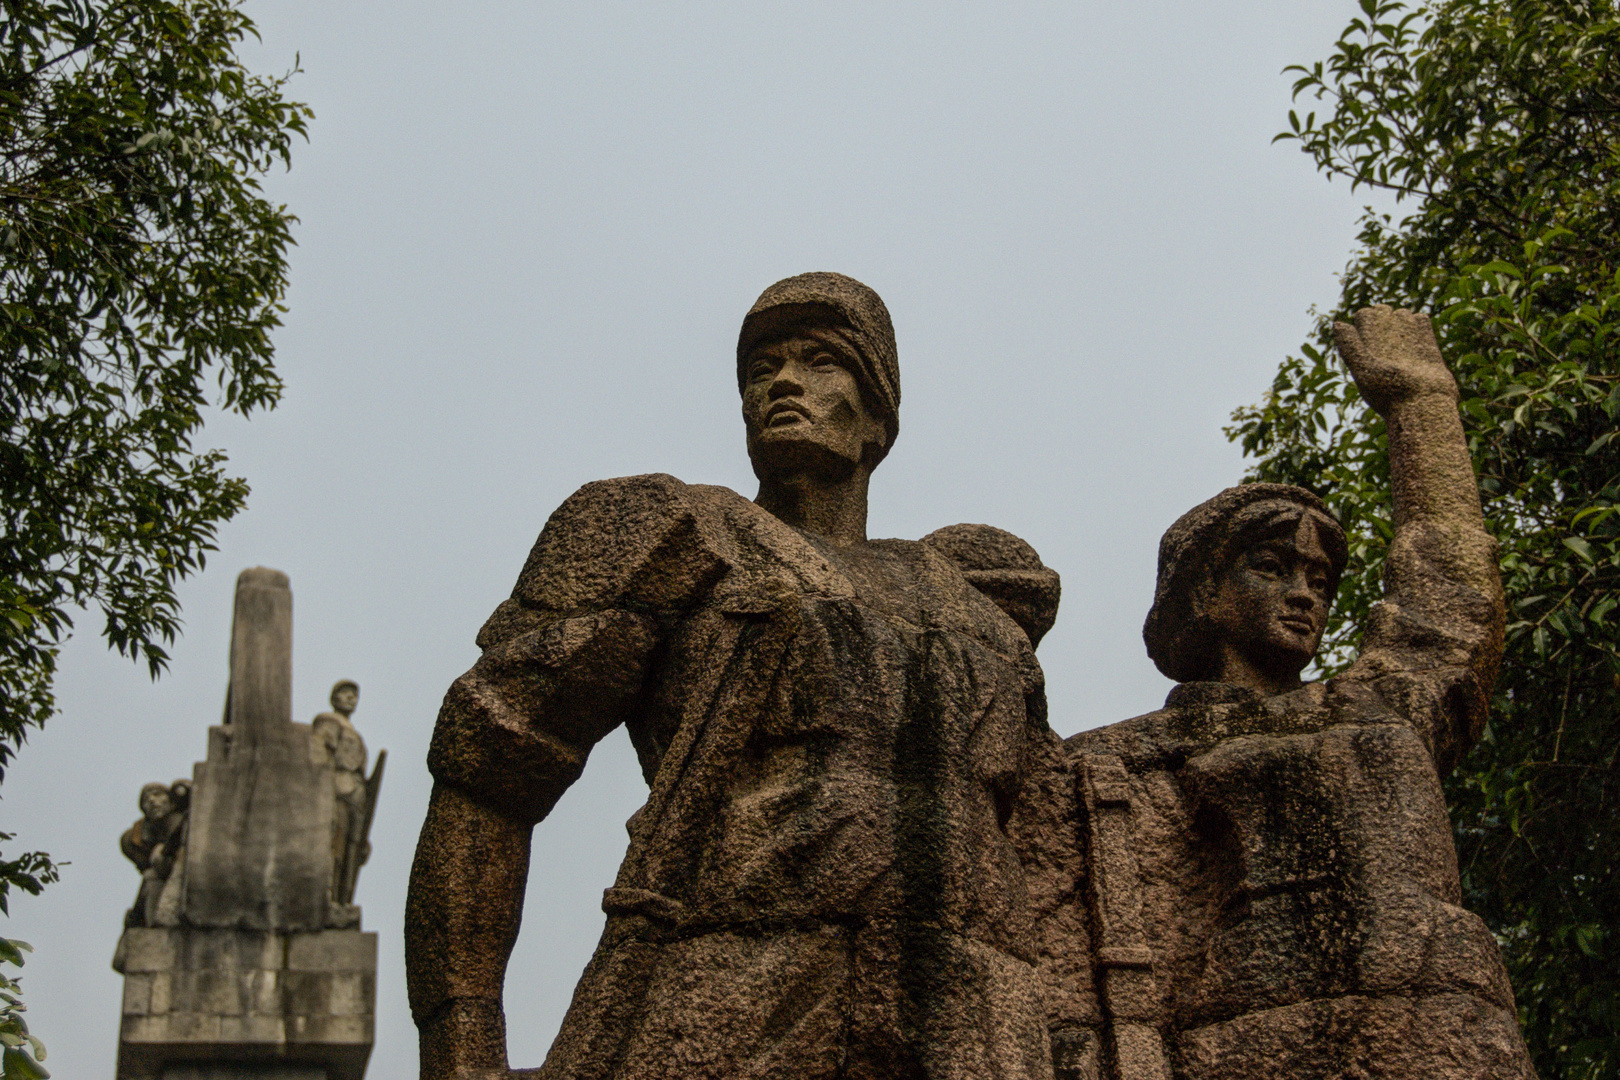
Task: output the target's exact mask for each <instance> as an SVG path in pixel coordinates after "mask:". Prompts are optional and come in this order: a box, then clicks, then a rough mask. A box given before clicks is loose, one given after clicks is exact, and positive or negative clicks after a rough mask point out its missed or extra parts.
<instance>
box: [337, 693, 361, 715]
mask: <svg viewBox="0 0 1620 1080" xmlns="http://www.w3.org/2000/svg"><path fill="white" fill-rule="evenodd" d="M358 704H360V691H358V690H356V689H355V688H354V687H352V686H340V687H338V688H337V689H336V690H334V691H332V708H334V709H336V710H337V711H338V712H340V713H342V714H343V715H344V716H348V715H349V714H350V713H352V712H354V707H355V706H356V705H358Z"/></svg>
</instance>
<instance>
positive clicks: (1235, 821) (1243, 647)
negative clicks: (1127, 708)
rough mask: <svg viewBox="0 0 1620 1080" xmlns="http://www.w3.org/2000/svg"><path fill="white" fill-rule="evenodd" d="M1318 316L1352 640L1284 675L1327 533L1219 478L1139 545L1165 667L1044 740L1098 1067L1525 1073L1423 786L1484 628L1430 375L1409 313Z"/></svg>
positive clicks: (1301, 650) (1517, 1078)
mask: <svg viewBox="0 0 1620 1080" xmlns="http://www.w3.org/2000/svg"><path fill="white" fill-rule="evenodd" d="M1336 333H1337V338H1338V346H1339V352H1340V355H1341V356H1342V357H1343V359H1344V361H1345V363H1346V364H1347V366H1348V367H1349V369H1350V372H1351V374H1352V375H1353V376H1354V378H1355V381H1356V385H1357V386H1358V387H1359V388H1360V391H1361V394H1362V396H1363V397H1364V398H1365V400H1366V401H1367V403H1368V404H1369V405H1370V406H1372V408H1373V409H1374V410H1375V411H1376V412H1377V413H1378V414H1379V415H1380V416H1381V417H1382V418H1383V419H1384V421H1385V423H1386V424H1387V426H1388V431H1389V453H1390V473H1391V482H1392V487H1393V493H1394V514H1393V526H1394V533H1393V537H1392V538H1391V541H1390V545H1389V550H1388V553H1387V558H1386V563H1385V569H1384V590H1385V595H1384V599H1383V601H1382V602H1381V603H1380V604H1378V605H1376V606H1375V607H1374V609H1373V611H1372V615H1371V617H1370V619H1369V621H1368V624H1367V626H1366V627H1365V628H1364V629H1363V635H1362V639H1361V653H1360V656H1359V658H1358V659H1357V660H1356V661H1355V663H1353V664H1352V665H1351V666H1350V667H1349V668H1348V669H1347V670H1345V671H1344V672H1343V673H1342V674H1339V675H1337V676H1335V677H1333V678H1329V679H1326V680H1323V681H1320V682H1311V683H1304V682H1302V681H1301V679H1300V674H1301V672H1302V671H1303V670H1304V669H1305V667H1306V666H1307V665H1308V664H1309V663H1310V662H1311V660H1312V658H1313V657H1314V656H1315V655H1316V651H1317V647H1318V644H1319V642H1320V639H1321V636H1322V632H1323V628H1324V626H1325V625H1326V622H1327V616H1328V610H1329V607H1330V605H1331V603H1332V601H1333V597H1334V595H1335V594H1336V591H1337V588H1338V583H1339V576H1340V574H1341V573H1342V572H1343V570H1344V567H1345V564H1346V560H1347V555H1348V552H1347V544H1346V538H1345V533H1344V530H1343V529H1342V528H1340V526H1339V523H1338V522H1337V521H1336V520H1335V519H1334V517H1333V515H1332V514H1331V513H1330V512H1329V511H1328V509H1327V507H1326V506H1325V505H1324V504H1323V502H1322V500H1321V499H1319V498H1318V497H1317V496H1316V495H1314V494H1312V493H1311V492H1309V491H1306V490H1304V489H1302V488H1297V487H1290V486H1287V485H1281V484H1245V485H1242V486H1240V487H1234V488H1228V489H1227V490H1226V491H1223V492H1221V493H1220V494H1219V495H1217V496H1215V497H1214V498H1213V499H1210V500H1209V501H1208V502H1205V503H1203V504H1202V505H1200V506H1197V507H1195V508H1193V509H1192V510H1191V511H1189V512H1188V513H1186V514H1185V515H1183V516H1182V517H1181V518H1180V519H1179V520H1178V521H1176V523H1175V524H1173V525H1172V526H1171V527H1170V529H1169V530H1168V531H1167V532H1166V533H1165V535H1164V539H1163V542H1162V543H1161V544H1160V547H1159V572H1158V586H1157V590H1156V594H1155V596H1154V602H1153V608H1152V611H1151V612H1150V613H1149V615H1148V618H1147V623H1146V626H1145V627H1144V628H1143V636H1144V638H1145V639H1146V642H1147V646H1148V654H1149V655H1150V656H1151V657H1152V659H1153V661H1154V663H1155V664H1157V665H1158V667H1159V669H1160V670H1161V671H1162V672H1164V674H1166V675H1167V676H1169V677H1170V678H1172V679H1175V680H1177V681H1178V683H1179V685H1178V686H1176V687H1175V688H1174V689H1173V690H1172V691H1171V692H1170V696H1169V699H1168V700H1167V701H1166V703H1165V707H1164V708H1163V709H1161V710H1159V711H1158V712H1154V713H1150V714H1148V715H1146V716H1142V717H1138V718H1136V719H1134V720H1128V721H1125V722H1123V723H1119V724H1114V725H1112V726H1110V727H1105V728H1098V729H1095V730H1092V731H1086V732H1082V733H1080V734H1079V735H1076V736H1074V737H1072V738H1070V739H1069V740H1067V744H1066V751H1067V753H1068V756H1069V761H1070V767H1071V769H1072V772H1073V774H1074V775H1077V776H1078V777H1079V778H1080V781H1081V793H1080V806H1079V807H1078V814H1079V817H1080V820H1081V822H1082V833H1083V834H1084V835H1085V836H1086V837H1087V840H1088V850H1089V866H1088V871H1089V872H1088V874H1087V895H1086V900H1087V905H1088V907H1089V915H1090V933H1091V935H1092V937H1091V944H1090V953H1091V960H1092V964H1094V965H1095V971H1096V987H1095V990H1096V995H1097V999H1098V1004H1099V1005H1100V1015H1099V1021H1100V1023H1101V1025H1102V1028H1103V1030H1104V1032H1105V1034H1106V1037H1105V1038H1104V1039H1103V1040H1102V1042H1103V1045H1104V1046H1105V1047H1107V1048H1108V1053H1107V1055H1106V1057H1105V1059H1104V1060H1105V1061H1107V1062H1109V1063H1110V1065H1111V1067H1112V1068H1113V1069H1114V1070H1115V1075H1116V1076H1120V1077H1129V1076H1155V1077H1168V1076H1170V1075H1172V1074H1173V1075H1174V1076H1175V1077H1177V1078H1178V1080H1261V1078H1271V1077H1276V1078H1283V1077H1287V1078H1289V1080H1337V1078H1339V1077H1346V1076H1379V1077H1386V1078H1389V1080H1483V1078H1489V1080H1531V1078H1533V1077H1534V1075H1535V1074H1534V1071H1533V1069H1532V1068H1531V1066H1530V1064H1529V1057H1528V1054H1527V1053H1526V1051H1525V1047H1524V1042H1523V1040H1522V1038H1521V1036H1520V1033H1519V1028H1518V1022H1517V1018H1516V1014H1515V1012H1514V1004H1513V993H1512V990H1511V988H1510V987H1509V985H1508V981H1507V975H1506V972H1505V970H1504V968H1503V965H1502V960H1501V956H1500V954H1499V952H1498V950H1497V947H1496V943H1495V941H1494V939H1493V938H1492V937H1491V934H1490V932H1489V931H1488V930H1487V929H1486V926H1485V924H1484V923H1483V922H1482V921H1481V920H1480V919H1479V918H1478V917H1477V916H1475V915H1474V914H1472V913H1471V912H1469V911H1467V910H1465V909H1464V908H1463V907H1462V906H1461V903H1462V896H1461V887H1460V885H1459V881H1458V872H1457V856H1456V850H1455V848H1454V846H1453V842H1452V836H1451V827H1450V822H1449V820H1448V818H1447V814H1446V805H1445V799H1444V796H1443V795H1442V793H1441V787H1440V778H1441V776H1442V775H1444V773H1446V772H1447V771H1449V770H1450V769H1451V768H1452V767H1453V766H1454V765H1455V764H1456V763H1457V761H1458V759H1459V758H1460V757H1461V756H1462V755H1463V754H1464V753H1465V752H1466V751H1467V750H1468V748H1469V746H1470V745H1472V743H1473V741H1474V740H1475V739H1476V738H1478V737H1479V734H1480V731H1481V729H1482V728H1483V727H1484V724H1485V717H1486V710H1487V707H1488V702H1489V695H1490V690H1491V685H1492V683H1493V682H1494V680H1495V677H1496V667H1497V663H1498V661H1499V659H1500V657H1501V652H1502V633H1503V601H1502V587H1501V582H1500V578H1499V575H1498V570H1497V565H1496V544H1495V541H1494V540H1492V538H1491V536H1490V535H1489V534H1488V533H1487V532H1486V531H1485V523H1484V518H1483V515H1482V514H1481V510H1480V500H1479V489H1478V486H1477V484H1476V482H1475V478H1474V474H1473V470H1472V466H1471V464H1470V462H1469V458H1468V447H1467V443H1466V441H1465V439H1464V435H1463V429H1462V425H1461V423H1460V420H1459V417H1458V411H1457V401H1458V391H1457V385H1456V382H1455V381H1454V380H1453V379H1452V376H1451V374H1450V372H1449V371H1447V370H1446V367H1445V364H1444V362H1443V361H1442V359H1441V356H1440V351H1439V348H1438V346H1437V345H1436V343H1435V340H1434V335H1433V331H1432V330H1431V328H1430V326H1429V321H1428V319H1427V317H1425V316H1423V315H1417V314H1413V313H1412V312H1408V311H1393V310H1391V309H1390V308H1388V307H1373V308H1367V309H1365V310H1363V311H1361V312H1359V313H1358V314H1357V315H1356V317H1355V325H1354V326H1351V325H1348V324H1342V323H1341V324H1339V325H1338V326H1337V327H1336ZM1074 966H1084V965H1083V964H1080V965H1074Z"/></svg>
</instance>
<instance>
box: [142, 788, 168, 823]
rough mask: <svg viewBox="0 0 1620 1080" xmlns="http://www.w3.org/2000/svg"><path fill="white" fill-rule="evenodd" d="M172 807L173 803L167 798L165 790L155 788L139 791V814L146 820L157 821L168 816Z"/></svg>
mask: <svg viewBox="0 0 1620 1080" xmlns="http://www.w3.org/2000/svg"><path fill="white" fill-rule="evenodd" d="M173 809H174V803H173V802H171V801H170V799H169V793H168V792H167V791H161V790H158V789H156V788H154V789H152V790H151V791H143V792H141V814H142V816H144V817H145V818H146V820H148V821H158V820H161V819H162V818H166V817H168V816H169V811H171V810H173Z"/></svg>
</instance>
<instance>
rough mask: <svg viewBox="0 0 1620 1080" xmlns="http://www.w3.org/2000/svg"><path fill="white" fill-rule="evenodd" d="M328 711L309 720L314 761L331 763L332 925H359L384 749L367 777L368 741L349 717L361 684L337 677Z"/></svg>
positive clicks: (358, 701)
mask: <svg viewBox="0 0 1620 1080" xmlns="http://www.w3.org/2000/svg"><path fill="white" fill-rule="evenodd" d="M330 700H331V702H332V711H331V712H324V713H319V714H318V715H316V717H315V719H314V720H313V721H311V722H310V728H311V736H312V743H313V747H314V754H315V760H316V761H318V762H330V763H331V765H332V778H333V787H332V792H333V795H334V796H335V798H334V800H333V806H332V907H333V915H332V919H331V925H333V926H358V925H359V914H358V912H351V910H350V909H352V908H353V907H354V887H355V884H356V882H357V881H359V878H360V867H362V866H364V865H365V863H366V860H367V859H369V858H371V840H370V833H371V819H372V816H373V815H374V813H375V812H376V808H377V792H378V790H379V789H380V788H381V787H382V770H383V765H384V763H385V762H386V761H387V760H388V751H386V750H383V751H380V752H379V753H378V754H377V767H376V769H374V770H373V771H372V774H371V778H370V779H369V780H368V779H366V741H365V740H364V739H362V738H361V737H360V733H359V732H358V731H356V730H355V729H354V724H353V723H351V722H350V720H349V717H350V716H352V715H353V714H354V708H355V706H356V705H358V704H359V703H360V686H359V684H358V683H355V682H353V681H352V680H349V679H341V680H339V681H338V682H337V683H335V684H334V685H333V687H332V695H331V699H330Z"/></svg>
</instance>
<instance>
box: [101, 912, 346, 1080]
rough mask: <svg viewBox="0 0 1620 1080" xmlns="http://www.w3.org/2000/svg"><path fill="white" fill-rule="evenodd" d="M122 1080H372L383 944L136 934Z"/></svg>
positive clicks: (341, 935) (240, 933)
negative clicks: (270, 1079) (368, 1074)
mask: <svg viewBox="0 0 1620 1080" xmlns="http://www.w3.org/2000/svg"><path fill="white" fill-rule="evenodd" d="M120 948H121V952H122V954H123V968H124V1005H123V1013H124V1018H123V1024H122V1028H121V1032H120V1037H119V1047H118V1078H119V1080H174V1078H175V1077H203V1078H218V1080H238V1078H243V1077H253V1078H255V1080H262V1078H263V1077H266V1076H281V1075H283V1073H282V1072H280V1071H278V1070H285V1074H286V1075H287V1076H289V1077H298V1078H302V1077H306V1076H313V1077H319V1078H320V1080H361V1077H363V1076H364V1075H365V1066H366V1061H367V1059H368V1058H369V1056H370V1054H371V1044H372V1040H373V1035H374V1032H373V1019H372V1015H373V1002H374V1001H375V998H376V981H377V935H376V934H372V933H361V932H360V931H357V930H327V931H321V932H316V933H312V934H300V933H276V932H270V931H260V930H220V929H213V930H203V929H194V928H180V929H175V928H165V927H134V928H131V929H129V930H126V931H125V932H124V941H123V943H122V944H121V946H120Z"/></svg>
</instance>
